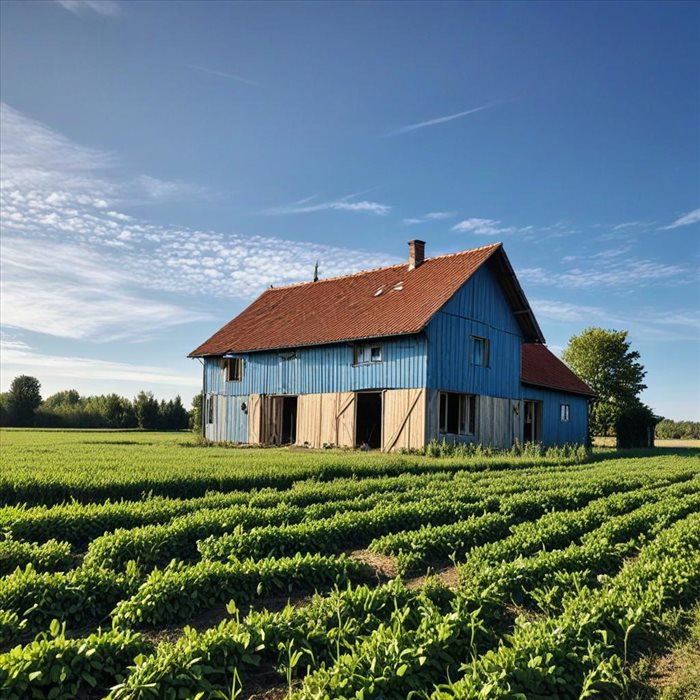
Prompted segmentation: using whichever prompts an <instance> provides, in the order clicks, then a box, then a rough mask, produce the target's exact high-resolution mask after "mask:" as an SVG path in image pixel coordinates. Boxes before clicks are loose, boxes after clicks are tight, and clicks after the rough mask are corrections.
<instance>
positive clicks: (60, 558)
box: [0, 537, 75, 576]
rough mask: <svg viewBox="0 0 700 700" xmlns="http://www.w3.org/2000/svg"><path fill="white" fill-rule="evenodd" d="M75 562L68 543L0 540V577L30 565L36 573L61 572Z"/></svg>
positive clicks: (6, 538)
mask: <svg viewBox="0 0 700 700" xmlns="http://www.w3.org/2000/svg"><path fill="white" fill-rule="evenodd" d="M74 562H75V557H74V556H73V554H72V552H71V547H70V544H69V543H68V542H58V541H57V540H48V541H47V542H45V543H44V544H34V543H32V542H19V541H18V540H15V539H13V538H12V537H5V539H4V540H0V576H5V575H6V574H9V573H11V572H12V571H14V570H15V569H16V568H17V567H20V568H23V567H25V566H26V565H27V564H31V565H32V566H33V567H34V568H35V569H36V570H37V571H61V570H64V569H68V568H70V567H71V566H72V565H73V564H74Z"/></svg>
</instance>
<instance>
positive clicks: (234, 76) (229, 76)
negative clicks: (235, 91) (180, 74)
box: [187, 63, 260, 85]
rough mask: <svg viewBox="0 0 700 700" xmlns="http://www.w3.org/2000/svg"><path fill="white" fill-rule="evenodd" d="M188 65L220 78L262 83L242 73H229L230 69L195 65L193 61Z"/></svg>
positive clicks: (252, 83) (251, 83)
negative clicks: (249, 78)
mask: <svg viewBox="0 0 700 700" xmlns="http://www.w3.org/2000/svg"><path fill="white" fill-rule="evenodd" d="M187 67H188V68H190V69H192V70H196V71H199V72H200V73H206V74H207V75H214V76H216V77H218V78H226V79H227V80H235V81H236V82H238V83H245V84H246V85H260V83H257V82H255V81H254V80H248V78H244V77H243V76H241V75H237V74H236V73H229V72H228V71H224V70H217V69H215V68H206V67H205V66H198V65H194V64H191V63H188V64H187Z"/></svg>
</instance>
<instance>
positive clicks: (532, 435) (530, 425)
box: [523, 401, 542, 442]
mask: <svg viewBox="0 0 700 700" xmlns="http://www.w3.org/2000/svg"><path fill="white" fill-rule="evenodd" d="M541 423H542V404H541V403H540V402H539V401H526V402H525V416H524V425H523V442H539V441H540V440H541V439H542V430H541Z"/></svg>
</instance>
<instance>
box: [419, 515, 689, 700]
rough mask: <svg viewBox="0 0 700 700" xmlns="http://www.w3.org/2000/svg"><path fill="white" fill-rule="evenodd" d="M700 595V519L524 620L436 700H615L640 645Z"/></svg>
mask: <svg viewBox="0 0 700 700" xmlns="http://www.w3.org/2000/svg"><path fill="white" fill-rule="evenodd" d="M698 596H700V514H694V515H691V516H689V517H688V518H686V519H685V520H681V521H678V522H677V523H675V524H674V525H673V526H671V527H670V528H668V529H667V530H666V531H664V532H663V533H662V534H660V535H659V536H658V538H657V539H656V540H654V541H653V542H652V543H650V544H649V545H647V546H645V547H644V548H643V549H642V550H641V552H640V555H639V557H638V558H637V559H636V560H635V561H633V562H630V563H628V564H627V565H626V566H625V567H624V568H623V569H622V571H621V572H620V573H619V574H618V575H617V576H616V577H614V578H612V579H609V580H604V581H603V583H602V585H601V586H599V587H596V588H589V587H585V586H584V587H583V588H581V589H579V590H577V591H575V592H574V593H572V594H570V595H568V596H567V597H565V599H564V600H563V601H562V611H561V614H559V615H557V616H545V617H544V618H540V619H535V620H527V619H525V618H520V619H519V620H518V624H516V627H515V630H514V632H513V633H512V634H511V635H510V636H509V637H508V639H507V640H504V641H502V642H501V644H500V645H499V647H498V648H497V649H495V650H492V651H489V652H487V653H486V654H484V655H483V656H482V657H480V658H477V659H475V660H472V661H469V660H466V659H465V661H466V663H465V665H464V667H463V677H462V679H460V680H458V681H456V682H453V683H447V684H445V685H443V686H442V687H440V688H439V689H437V690H436V691H435V693H434V694H433V696H432V697H433V698H434V700H449V699H451V698H459V699H460V700H476V699H477V698H483V697H484V691H485V690H487V691H488V697H489V698H513V697H557V698H562V700H568V699H569V698H570V699H572V700H573V699H575V698H580V697H588V696H594V695H597V696H606V697H616V696H617V695H618V693H619V692H620V691H622V690H623V683H624V678H625V670H626V664H627V658H626V656H627V650H628V648H629V644H630V641H631V640H634V639H635V638H637V639H639V638H645V637H646V638H647V639H649V638H650V637H652V638H653V637H658V635H659V633H660V630H662V629H663V627H664V625H663V619H664V615H665V613H668V608H669V604H670V605H671V606H683V605H686V604H688V603H691V602H692V601H694V600H697V598H698Z"/></svg>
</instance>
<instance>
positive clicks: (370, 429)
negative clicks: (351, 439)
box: [355, 391, 383, 450]
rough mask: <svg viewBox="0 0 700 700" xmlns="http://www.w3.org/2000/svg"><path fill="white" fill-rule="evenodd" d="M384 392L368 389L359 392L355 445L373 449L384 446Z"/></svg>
mask: <svg viewBox="0 0 700 700" xmlns="http://www.w3.org/2000/svg"><path fill="white" fill-rule="evenodd" d="M382 403H383V402H382V392H381V391H367V392H362V393H358V394H357V414H356V418H355V445H356V446H357V447H361V446H362V445H368V446H369V447H371V448H372V449H374V450H376V449H380V448H381V446H382Z"/></svg>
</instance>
